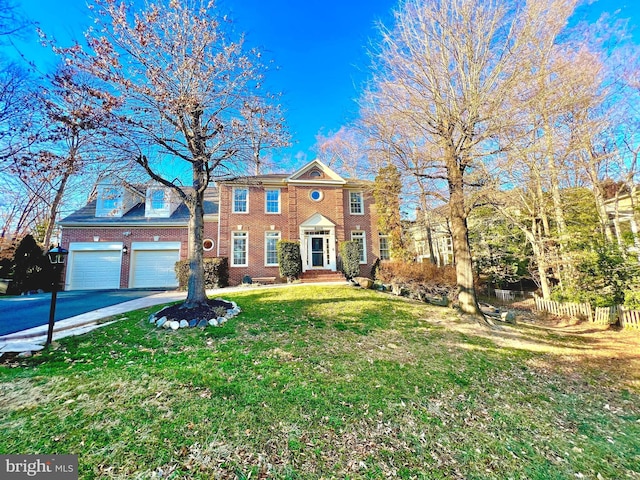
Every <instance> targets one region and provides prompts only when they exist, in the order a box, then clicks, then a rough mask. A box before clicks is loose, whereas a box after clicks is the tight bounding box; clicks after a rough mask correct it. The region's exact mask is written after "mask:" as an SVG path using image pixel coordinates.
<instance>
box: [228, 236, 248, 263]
mask: <svg viewBox="0 0 640 480" xmlns="http://www.w3.org/2000/svg"><path fill="white" fill-rule="evenodd" d="M248 236H249V235H248V234H247V232H232V233H231V245H232V248H233V255H232V256H231V266H233V267H246V266H248V265H249V263H248V259H247V246H248V245H247V244H248V242H247V240H248Z"/></svg>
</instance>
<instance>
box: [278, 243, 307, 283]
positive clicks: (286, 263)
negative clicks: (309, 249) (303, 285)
mask: <svg viewBox="0 0 640 480" xmlns="http://www.w3.org/2000/svg"><path fill="white" fill-rule="evenodd" d="M276 248H277V250H278V264H279V265H280V275H281V276H283V277H286V279H287V281H289V282H291V281H292V280H294V279H296V278H298V277H299V276H300V274H301V273H302V257H301V256H300V243H299V242H290V241H288V240H280V241H279V242H278V243H277V246H276Z"/></svg>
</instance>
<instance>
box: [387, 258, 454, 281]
mask: <svg viewBox="0 0 640 480" xmlns="http://www.w3.org/2000/svg"><path fill="white" fill-rule="evenodd" d="M376 280H380V281H381V282H384V283H393V282H396V283H414V282H415V283H432V284H441V285H447V286H455V285H456V269H455V268H454V267H452V266H445V267H438V266H437V265H434V264H433V263H429V262H425V263H415V262H394V261H391V262H380V266H379V267H378V269H377V272H376Z"/></svg>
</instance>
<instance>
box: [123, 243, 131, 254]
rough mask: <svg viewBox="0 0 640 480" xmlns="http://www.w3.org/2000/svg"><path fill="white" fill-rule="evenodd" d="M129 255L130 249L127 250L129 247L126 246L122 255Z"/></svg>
mask: <svg viewBox="0 0 640 480" xmlns="http://www.w3.org/2000/svg"><path fill="white" fill-rule="evenodd" d="M127 253H129V249H128V248H127V246H126V245H125V246H124V247H122V254H123V255H126V254H127Z"/></svg>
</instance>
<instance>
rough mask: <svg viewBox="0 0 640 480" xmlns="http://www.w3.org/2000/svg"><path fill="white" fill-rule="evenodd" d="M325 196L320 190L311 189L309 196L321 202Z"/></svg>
mask: <svg viewBox="0 0 640 480" xmlns="http://www.w3.org/2000/svg"><path fill="white" fill-rule="evenodd" d="M323 197H324V195H323V194H322V192H321V191H320V190H311V191H310V192H309V198H310V199H311V200H313V201H314V202H319V201H320V200H322V198H323Z"/></svg>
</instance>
